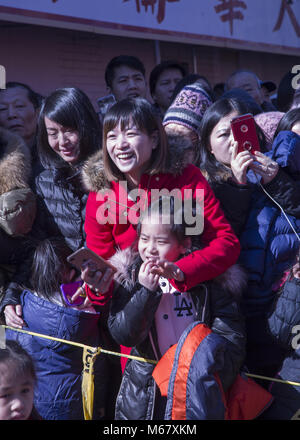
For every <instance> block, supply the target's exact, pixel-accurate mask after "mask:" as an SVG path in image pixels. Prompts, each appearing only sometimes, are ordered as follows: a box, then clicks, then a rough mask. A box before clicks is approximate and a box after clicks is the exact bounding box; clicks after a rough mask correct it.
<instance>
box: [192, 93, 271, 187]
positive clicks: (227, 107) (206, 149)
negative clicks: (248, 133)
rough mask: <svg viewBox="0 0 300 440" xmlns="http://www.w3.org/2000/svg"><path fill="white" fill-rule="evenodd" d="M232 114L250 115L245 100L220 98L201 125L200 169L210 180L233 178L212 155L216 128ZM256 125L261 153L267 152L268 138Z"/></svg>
mask: <svg viewBox="0 0 300 440" xmlns="http://www.w3.org/2000/svg"><path fill="white" fill-rule="evenodd" d="M232 112H237V114H238V115H243V114H246V113H249V107H248V106H247V103H246V102H245V101H243V100H239V99H237V98H234V97H232V98H220V99H218V100H217V101H216V102H214V103H213V104H212V105H211V106H210V107H208V109H207V110H206V112H205V113H204V115H203V118H202V121H201V124H200V139H201V140H200V168H201V170H202V171H203V173H204V174H205V175H206V176H207V177H208V178H209V180H220V179H222V178H223V177H224V176H226V177H231V174H232V173H231V170H230V169H229V168H228V167H226V166H225V165H223V164H222V163H220V162H219V161H218V160H217V159H216V158H215V156H214V155H213V154H212V153H211V151H210V150H211V148H210V136H211V133H212V131H213V129H214V127H215V126H216V125H217V124H218V122H219V121H220V120H221V119H222V118H223V117H224V116H227V115H229V114H230V113H232ZM255 125H256V131H257V135H258V138H259V142H260V148H261V151H262V152H264V151H266V138H265V135H264V133H263V131H262V129H261V128H260V127H259V126H258V125H257V124H255Z"/></svg>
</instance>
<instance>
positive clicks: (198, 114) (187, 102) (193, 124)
mask: <svg viewBox="0 0 300 440" xmlns="http://www.w3.org/2000/svg"><path fill="white" fill-rule="evenodd" d="M211 104H212V101H211V99H210V97H209V96H208V94H207V93H206V92H205V91H204V90H203V89H202V87H201V85H200V84H199V83H197V82H195V83H194V84H189V85H186V86H185V87H184V88H183V89H182V90H181V91H180V92H179V93H178V95H177V96H176V98H175V99H174V101H173V102H172V104H171V105H170V107H169V108H168V110H167V112H166V114H165V117H164V119H163V125H164V126H166V125H168V124H179V125H184V126H185V127H188V128H189V129H191V130H193V131H195V132H196V133H197V135H198V136H199V127H200V122H201V120H202V117H203V115H204V112H205V110H206V109H207V108H208V107H209V106H210V105H211Z"/></svg>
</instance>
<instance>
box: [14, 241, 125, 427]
mask: <svg viewBox="0 0 300 440" xmlns="http://www.w3.org/2000/svg"><path fill="white" fill-rule="evenodd" d="M71 253H72V251H71V249H70V248H69V247H68V246H67V244H66V242H65V241H64V240H63V239H61V238H59V237H56V238H54V237H53V238H49V239H46V240H43V241H41V242H40V243H39V244H38V245H37V247H36V250H35V253H34V258H33V263H32V270H31V287H32V289H31V290H28V289H25V290H24V291H23V292H22V294H21V297H20V304H21V306H22V312H23V319H24V321H25V323H26V325H25V326H24V328H23V329H24V330H25V331H26V330H28V331H31V332H35V333H39V334H41V335H46V336H51V337H54V338H59V339H63V340H66V341H71V342H77V343H81V344H86V345H89V346H92V347H99V346H103V343H104V341H103V340H102V335H103V334H104V333H103V332H102V328H100V313H99V311H97V310H96V308H95V307H86V305H85V303H83V304H82V305H79V306H76V307H73V306H70V305H69V306H68V305H67V304H66V302H65V300H64V298H63V295H62V293H61V291H60V285H61V284H65V285H68V284H69V283H73V282H74V281H75V280H76V279H77V276H78V273H76V271H75V269H74V268H73V267H72V266H71V265H70V264H69V263H68V262H67V257H68V256H69V255H70V254H71ZM103 321H104V319H103ZM6 336H7V338H8V339H14V340H17V341H18V342H19V343H20V345H22V347H23V348H24V349H26V351H27V352H28V353H29V354H30V355H31V356H32V358H33V359H34V361H35V365H36V371H37V384H36V388H35V392H34V404H35V407H36V409H37V411H38V412H39V414H40V415H41V417H42V418H43V419H44V420H83V419H84V413H83V406H82V389H81V386H82V369H83V362H82V348H81V347H76V346H73V345H69V344H66V343H63V342H58V341H55V340H51V338H50V339H45V338H43V337H38V336H34V337H33V336H31V335H30V334H27V333H20V332H18V331H14V330H12V329H7V330H6ZM109 348H110V349H111V348H112V347H111V346H109ZM94 381H95V393H94V410H93V419H95V420H101V419H103V418H110V417H111V415H110V414H109V412H110V411H111V412H112V411H113V410H112V409H111V408H113V406H114V400H113V399H114V397H115V395H116V392H117V388H118V385H119V366H118V365H117V367H115V365H114V364H113V363H112V362H110V361H109V360H108V358H107V357H104V356H98V357H97V358H96V360H95V365H94ZM108 382H110V386H109V390H108V389H107V386H106V383H108Z"/></svg>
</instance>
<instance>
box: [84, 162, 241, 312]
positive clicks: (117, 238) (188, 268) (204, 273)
mask: <svg viewBox="0 0 300 440" xmlns="http://www.w3.org/2000/svg"><path fill="white" fill-rule="evenodd" d="M97 167H99V158H98V162H97V160H93V161H92V163H91V164H90V166H89V167H86V169H85V171H84V173H85V174H84V179H85V183H86V185H87V187H88V189H89V190H90V191H91V192H90V194H89V197H88V201H87V205H86V217H85V232H86V244H87V246H88V247H89V248H90V249H91V250H93V251H94V252H96V253H97V254H98V255H101V256H102V257H104V258H106V259H108V258H110V257H111V256H112V255H113V254H114V253H115V251H116V249H117V248H120V249H125V248H127V247H128V246H131V245H132V244H133V243H134V242H135V239H136V225H134V224H132V223H131V222H130V221H126V219H128V217H131V216H133V217H134V216H135V212H136V211H135V210H134V209H135V207H136V206H137V205H135V202H133V201H132V200H128V198H127V193H126V192H125V190H124V187H123V186H122V184H121V183H119V182H112V183H111V184H110V187H109V190H108V191H106V192H104V193H102V195H101V194H100V193H99V191H101V190H104V188H105V187H106V189H107V182H106V183H105V178H104V177H103V175H101V177H99V173H101V172H102V173H103V169H102V171H101V170H98V172H97ZM163 188H165V189H167V190H169V191H171V190H173V189H178V190H180V192H181V194H182V195H184V196H186V194H187V191H186V192H185V193H184V190H189V191H190V193H191V194H192V196H193V198H195V197H196V196H198V195H199V192H196V190H203V196H204V230H203V233H202V236H201V241H202V242H203V243H204V245H205V247H204V248H203V249H201V250H197V251H195V252H193V253H191V254H190V255H189V256H186V257H184V258H182V259H180V260H178V261H177V262H176V264H177V265H178V267H179V268H180V269H181V270H182V271H183V273H184V275H185V280H184V281H183V282H177V281H175V280H171V282H172V284H173V285H174V286H175V287H176V288H177V289H178V290H179V291H187V290H188V289H190V288H192V287H194V286H195V285H197V284H199V283H201V282H203V281H205V280H210V279H212V278H215V277H216V276H218V275H220V274H221V273H223V272H225V270H226V269H228V268H229V267H230V266H231V265H233V264H234V263H235V262H236V261H237V259H238V256H239V253H240V245H239V241H238V239H237V237H236V235H235V234H234V232H233V230H232V228H231V226H230V225H229V223H228V221H227V220H226V219H225V217H224V214H223V211H222V210H221V208H220V204H219V201H218V200H217V199H216V197H215V196H214V193H213V191H212V189H211V188H210V186H209V184H208V183H207V181H206V179H205V178H204V176H203V175H202V173H201V171H200V170H199V169H198V168H197V167H195V166H194V165H188V166H187V167H186V168H185V169H184V170H183V171H182V173H181V174H180V175H174V174H171V173H168V174H157V175H153V176H149V175H143V176H142V178H141V181H140V185H139V190H144V191H145V192H146V194H147V196H148V201H149V202H150V200H151V190H153V189H158V190H162V189H163ZM152 194H153V193H152ZM141 195H142V192H141ZM142 203H144V199H143V200H142ZM124 212H126V214H125V216H124ZM107 216H108V218H110V220H111V221H112V223H109V222H106V224H101V222H103V219H104V217H106V218H107ZM122 223H123V224H122ZM87 294H88V297H89V299H90V300H91V301H93V302H94V303H97V304H102V305H103V304H105V302H107V301H108V300H109V298H110V295H109V294H107V295H104V296H103V295H102V296H96V295H95V293H93V292H92V291H91V290H90V289H87Z"/></svg>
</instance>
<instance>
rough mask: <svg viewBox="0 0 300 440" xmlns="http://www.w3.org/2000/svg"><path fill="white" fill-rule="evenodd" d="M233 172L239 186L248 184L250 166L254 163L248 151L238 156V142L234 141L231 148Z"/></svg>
mask: <svg viewBox="0 0 300 440" xmlns="http://www.w3.org/2000/svg"><path fill="white" fill-rule="evenodd" d="M230 150H231V163H230V167H231V171H232V173H233V175H234V177H235V179H236V181H237V182H238V183H239V184H243V185H245V184H246V183H247V170H248V167H249V165H251V164H252V163H253V160H254V159H253V156H252V155H251V154H250V152H249V151H248V150H245V151H241V152H240V153H238V154H237V150H238V142H237V141H232V142H231V146H230Z"/></svg>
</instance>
